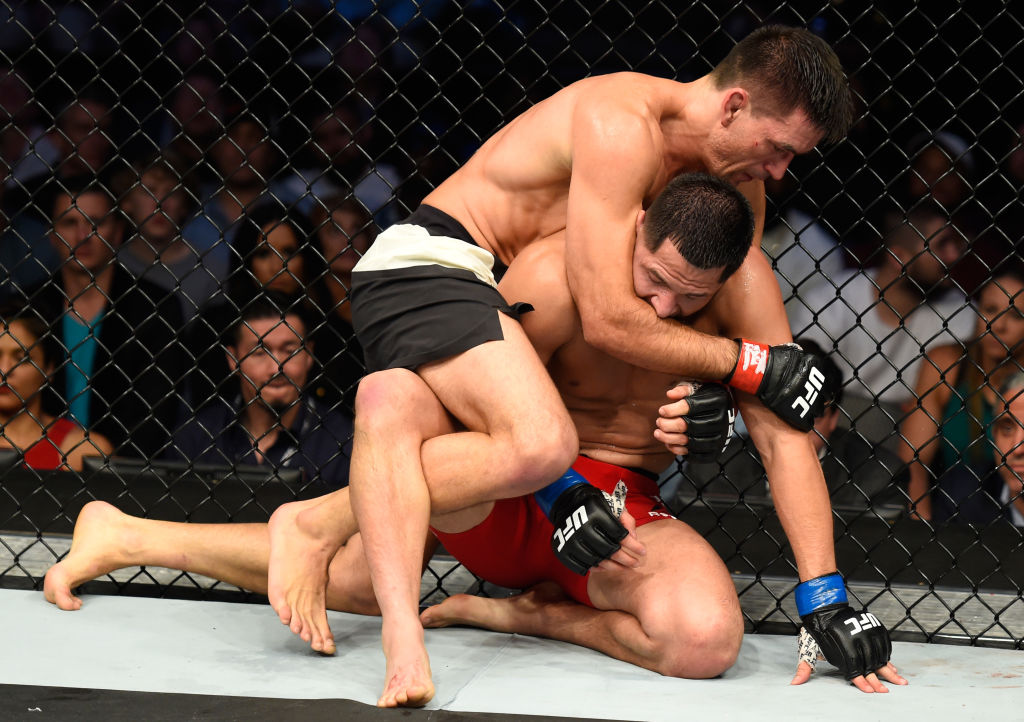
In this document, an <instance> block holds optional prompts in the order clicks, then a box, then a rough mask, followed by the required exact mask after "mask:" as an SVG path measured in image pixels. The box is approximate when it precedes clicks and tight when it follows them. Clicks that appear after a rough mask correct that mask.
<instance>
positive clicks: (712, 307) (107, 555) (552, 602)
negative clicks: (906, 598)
mask: <svg viewBox="0 0 1024 722" xmlns="http://www.w3.org/2000/svg"><path fill="white" fill-rule="evenodd" d="M563 249H564V246H563V245H562V244H561V243H560V241H559V239H553V240H552V241H550V242H546V243H540V244H536V246H534V247H532V248H530V249H529V250H528V251H526V252H524V253H523V254H521V256H520V258H518V259H517V261H516V262H515V263H514V264H513V266H512V267H511V268H510V270H509V273H508V274H507V275H506V277H505V280H504V281H503V282H502V290H503V291H504V292H506V293H518V294H521V295H522V297H524V298H526V299H528V300H530V301H532V302H534V303H536V304H537V307H538V310H537V311H535V312H533V313H530V314H527V315H526V316H525V317H524V330H525V331H526V332H527V334H528V336H529V337H530V340H531V341H532V343H533V344H534V346H535V348H536V349H537V352H538V354H539V355H540V356H541V358H543V359H544V360H545V361H547V362H548V368H549V370H550V371H551V373H552V375H553V377H554V379H555V380H556V382H557V385H558V387H559V390H560V392H561V393H562V395H563V398H564V399H565V402H566V404H567V406H568V407H569V410H570V413H571V414H572V417H573V420H574V422H575V424H576V426H577V428H578V430H579V434H580V439H581V446H582V448H583V450H584V451H585V453H587V454H588V455H590V456H591V457H593V458H596V459H600V460H604V461H607V462H609V463H616V464H621V465H629V466H637V467H643V468H646V469H649V470H651V471H660V470H661V469H663V468H665V467H666V466H667V464H668V463H669V461H670V459H671V455H670V454H668V453H667V452H666V450H665V446H663V444H667V445H669V446H670V447H673V448H679V447H681V446H683V445H684V444H685V432H686V428H685V423H684V422H683V421H682V420H681V419H680V418H679V417H680V416H681V415H683V414H685V413H686V411H687V406H686V403H685V400H683V399H684V396H685V391H684V390H682V389H683V388H684V387H676V385H675V384H676V381H677V378H676V377H675V376H673V375H669V374H658V373H655V372H649V371H643V370H641V369H638V368H636V367H632V366H629V365H628V364H624V363H623V362H621V361H619V360H617V359H615V358H613V357H610V356H608V355H607V354H604V353H602V352H600V351H598V350H596V349H594V348H593V347H591V346H589V345H588V344H587V343H586V341H585V339H584V338H583V335H582V327H581V325H580V322H579V317H578V314H577V313H576V309H575V304H574V302H573V299H572V296H571V295H570V294H569V292H568V288H567V284H566V280H565V276H564V273H563V266H562V263H563V260H562V259H563V256H564V250H563ZM734 278H735V277H734ZM761 290H763V289H760V288H759V287H758V286H757V284H752V283H750V282H749V279H747V281H743V279H738V280H737V281H733V280H732V279H730V281H728V282H727V283H726V284H725V285H724V286H723V287H722V288H721V289H720V290H719V291H718V293H717V294H716V295H715V296H714V298H713V299H712V300H711V302H710V303H709V304H708V305H707V307H706V308H704V309H703V310H702V311H700V312H698V313H695V314H693V315H691V316H689V317H688V318H687V319H686V320H687V321H688V322H689V323H693V324H694V325H696V326H697V327H699V328H701V329H703V330H706V331H708V332H712V331H716V330H723V329H730V328H732V326H731V323H732V322H733V321H735V320H736V319H738V318H739V316H738V315H737V309H738V310H739V311H740V312H742V311H743V309H752V310H748V311H747V313H746V315H749V316H754V315H757V314H756V309H757V306H756V305H755V304H752V303H750V298H746V301H747V302H746V303H740V301H742V300H743V299H744V297H745V294H747V293H756V292H759V291H761ZM650 302H651V303H653V304H658V303H659V302H658V301H654V300H651V301H650ZM740 320H741V321H742V319H740ZM740 325H741V326H742V322H741V323H740ZM666 392H667V393H668V399H667V400H666ZM741 403H742V404H743V405H744V408H745V412H746V413H750V412H752V411H754V410H755V409H756V407H757V406H758V405H759V402H757V401H756V400H753V399H752V398H747V399H745V400H741ZM766 418H767V419H769V420H771V419H774V416H770V415H769V416H767V417H766ZM655 422H656V423H657V426H658V430H657V431H655V432H654V433H655V435H656V441H655V440H653V439H652V436H651V428H652V425H653V424H654V423H655ZM761 423H765V422H761ZM755 425H757V422H755ZM751 430H752V432H757V431H758V429H756V428H753V427H752V429H751ZM781 430H782V431H783V432H785V433H786V434H790V435H794V438H799V437H800V436H802V435H800V434H798V433H797V432H794V431H793V430H792V429H790V428H789V427H788V426H785V425H782V426H781ZM791 450H792V451H794V452H795V453H799V450H800V446H799V444H796V445H793V446H792V448H791ZM805 461H806V459H805ZM811 461H812V462H813V459H812V460H811ZM776 463H777V461H776ZM775 468H777V467H775V466H773V467H770V468H769V477H770V478H771V479H772V483H773V489H774V488H776V485H777V484H778V480H777V479H776V478H775V477H774V469H775ZM821 485H822V486H823V484H821ZM474 513H476V514H478V515H479V514H481V513H482V514H484V515H486V513H487V509H483V510H476V511H475V512H474ZM478 521H479V516H477V517H476V518H468V519H467V518H465V517H464V518H463V519H462V520H461V523H462V527H461V528H468V527H469V526H471V525H473V524H475V523H477V522H478ZM435 523H437V524H439V525H440V524H442V523H443V520H435ZM454 530H455V531H457V530H458V529H454ZM638 533H639V535H640V538H641V540H642V541H643V542H644V543H645V545H647V547H648V549H649V550H650V554H649V556H648V559H647V560H646V564H645V566H644V567H643V569H642V572H641V573H640V575H639V578H640V581H639V582H637V581H636V579H637V577H636V576H635V575H636V574H637V572H635V571H634V570H630V569H627V568H625V567H616V566H614V565H609V564H607V563H605V564H604V565H602V568H601V571H598V572H594V573H593V574H592V575H591V584H590V587H589V592H590V595H591V598H592V599H593V600H594V602H595V604H596V605H598V606H599V609H592V608H590V607H585V606H584V605H580V604H577V603H575V602H573V601H571V600H568V599H567V598H566V597H565V595H564V594H563V593H561V592H560V590H558V589H557V587H555V588H553V589H552V588H551V585H547V587H546V588H543V589H542V588H538V589H536V590H534V591H532V592H530V593H528V594H525V595H522V596H520V597H513V598H511V599H508V600H485V599H482V598H477V597H467V596H466V595H456V596H454V597H452V598H451V599H450V600H448V601H446V602H445V603H443V604H442V605H439V606H438V607H432V608H430V609H428V610H427V611H425V612H424V614H423V617H422V620H423V623H424V624H425V625H427V626H432V627H433V626H446V625H449V624H454V623H466V624H475V625H477V626H484V627H487V628H490V629H495V630H498V631H507V632H517V633H524V634H537V635H542V636H548V637H552V638H556V639H561V640H563V641H567V642H571V643H576V644H581V645H585V646H588V647H591V648H594V649H597V650H599V651H602V652H604V653H606V654H609V655H612V656H615V657H616V658H618V659H623V660H625V661H628V662H630V663H633V664H637V665H640V666H643V667H645V668H648V669H653V670H655V671H658V672H660V673H662V674H671V675H675V676H683V677H708V676H715V675H717V674H720V673H721V672H722V671H723V670H724V669H727V668H728V667H729V666H730V665H731V664H732V662H733V660H734V659H735V655H736V653H738V649H739V640H740V639H741V638H742V618H741V615H740V612H739V607H738V601H737V599H736V595H735V589H734V588H733V586H732V581H731V579H730V577H729V575H728V571H727V570H726V569H725V568H724V565H723V564H722V562H721V560H720V559H719V558H718V557H717V555H716V554H715V553H714V552H713V550H711V549H710V546H709V545H707V543H706V542H705V541H704V540H703V539H700V537H699V536H697V535H695V534H694V533H693V531H692V530H691V529H689V527H687V526H686V525H685V524H683V523H682V522H677V521H671V522H658V523H654V524H649V525H647V526H645V527H642V528H641V529H639V530H638ZM268 549H269V539H268V538H267V535H266V527H265V526H264V525H239V524H230V525H198V524H171V523H167V522H161V521H156V520H146V519H135V518H133V517H127V516H126V515H123V514H120V513H119V512H116V510H114V509H113V508H112V507H109V505H105V504H102V503H100V502H95V503H94V504H91V505H89V506H87V507H86V509H85V510H83V513H82V515H81V517H80V519H79V522H78V524H77V525H76V529H75V541H74V544H73V546H72V551H71V553H70V554H69V556H68V557H67V558H66V559H65V560H64V561H62V562H60V563H59V564H57V565H55V566H54V567H52V568H51V569H50V571H49V572H48V573H47V576H46V584H45V589H46V597H47V599H48V600H49V601H51V602H53V603H55V604H57V605H58V606H60V607H61V608H62V609H78V608H79V607H80V606H81V600H79V599H78V598H77V597H74V596H73V595H72V594H71V588H73V587H74V586H77V585H78V584H81V583H82V582H84V581H86V580H88V579H91V578H94V577H95V576H98V575H101V574H105V573H107V572H109V571H112V570H114V569H117V568H120V567H122V566H129V565H139V564H143V565H144V564H152V565H162V566H172V567H179V568H182V569H184V570H186V571H193V572H196V573H202V574H206V575H208V576H212V577H215V578H218V579H221V580H224V581H228V582H229V583H232V584H238V585H241V586H244V587H246V588H250V589H254V590H256V591H263V590H264V589H265V586H264V585H265V581H266V576H265V575H266V569H267V565H268V561H269V560H268ZM660 552H665V553H660ZM427 558H429V550H428V553H427ZM424 561H425V560H424ZM327 603H328V605H329V606H330V607H331V608H332V609H336V610H339V611H351V612H357V613H364V614H372V613H377V610H376V608H375V602H374V600H373V595H372V593H371V590H370V581H369V578H368V570H367V569H366V565H365V560H364V558H363V554H362V549H361V544H360V537H359V535H358V534H357V535H356V536H355V537H353V539H352V541H350V543H349V544H348V545H346V546H345V547H344V548H343V549H342V550H341V551H340V552H339V553H338V554H337V555H336V556H335V558H334V560H333V561H332V562H331V573H330V583H329V586H328V588H327ZM666 604H673V605H676V606H675V607H673V608H666V607H665V605H666ZM696 607H699V608H700V609H701V610H702V611H701V612H700V613H698V614H696V615H694V614H687V613H685V612H686V611H687V610H692V609H694V608H696ZM601 610H606V611H601ZM709 610H710V611H716V612H718V616H713V615H712V614H711V613H710V611H709ZM690 624H696V625H697V629H693V628H691V627H690V626H688V625H690ZM711 630H715V634H710V633H709V632H710V631H711ZM681 639H683V640H689V641H688V643H686V644H680V643H679V640H681ZM700 640H703V642H705V643H706V644H704V643H702V642H701V641H700ZM809 674H810V670H809V668H808V669H806V670H803V669H801V672H800V673H798V677H797V680H798V681H804V680H806V678H807V677H808V676H809ZM880 674H881V676H882V677H883V678H884V679H886V680H888V681H890V682H892V683H895V684H904V683H905V680H903V678H902V677H899V675H898V674H897V673H896V670H895V668H894V667H892V665H891V664H890V665H887V666H886V667H885V668H883V670H880ZM873 677H874V675H869V679H871V680H872V681H871V682H870V684H869V683H868V681H866V680H865V679H864V678H859V679H858V680H854V683H855V684H856V685H857V686H858V688H859V689H861V690H863V691H879V692H881V691H884V690H885V688H884V686H883V685H882V684H881V683H880V682H879V681H878V680H877V679H873Z"/></svg>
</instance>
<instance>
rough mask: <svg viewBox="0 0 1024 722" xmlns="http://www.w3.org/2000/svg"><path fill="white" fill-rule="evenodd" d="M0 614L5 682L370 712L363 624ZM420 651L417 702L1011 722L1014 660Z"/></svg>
mask: <svg viewBox="0 0 1024 722" xmlns="http://www.w3.org/2000/svg"><path fill="white" fill-rule="evenodd" d="M0 609H3V612H4V613H3V616H2V619H3V627H2V632H0V649H2V650H3V654H0V679H2V680H3V682H4V683H6V684H16V685H46V686H58V687H78V688H93V689H117V690H136V691H146V692H184V693H190V694H211V695H232V696H253V697H280V698H292V699H303V698H310V699H324V698H345V699H350V700H354V701H357V702H363V703H366V704H372V703H373V702H374V700H375V699H376V697H377V694H378V692H379V691H380V687H381V685H382V682H383V678H382V675H383V669H384V661H383V655H382V654H381V652H380V625H379V620H378V619H375V618H368V617H359V616H355V615H348V614H339V613H331V616H330V620H331V624H332V629H333V631H334V633H335V638H336V640H337V645H338V654H337V655H336V656H335V657H333V658H328V657H321V656H319V655H316V654H314V653H312V652H310V651H308V650H307V649H306V647H305V645H304V644H303V643H302V642H301V640H298V639H297V638H295V637H293V636H292V635H291V634H290V633H289V632H288V631H287V629H285V628H284V627H283V626H281V625H280V624H279V623H278V622H277V620H276V618H275V617H274V615H273V612H272V611H271V609H270V608H269V607H266V606H262V605H252V604H230V603H223V602H196V601H181V600H162V599H149V598H124V597H109V596H87V597H85V606H84V607H83V609H82V610H81V611H78V612H61V611H60V610H58V609H56V608H55V607H53V606H51V605H49V604H47V603H46V602H45V601H44V600H43V597H42V594H41V593H39V592H28V591H14V590H0ZM427 645H428V648H429V651H430V654H431V659H432V664H433V671H434V675H435V682H436V685H437V696H436V698H435V699H434V701H433V702H432V703H431V704H430V705H429V707H428V708H432V709H444V710H449V711H464V712H500V713H506V714H514V715H527V714H535V715H558V716H566V717H595V718H602V719H626V720H679V719H736V720H750V719H752V714H753V715H754V716H756V718H758V719H787V720H793V719H828V720H873V719H878V720H892V719H904V718H910V719H928V720H929V722H935V721H937V720H946V719H949V720H954V719H955V720H967V719H971V720H974V719H977V720H982V719H985V720H1016V719H1022V718H1024V713H1022V710H1024V655H1022V654H1021V652H1020V651H1007V650H995V649H974V648H966V647H955V646H949V645H924V644H910V643H897V644H896V650H895V653H894V661H895V662H896V663H897V665H898V666H899V667H900V670H901V672H902V673H903V674H904V675H905V676H906V677H907V678H908V679H909V680H910V682H911V684H910V686H909V687H904V688H896V689H893V690H892V692H891V693H889V694H887V695H862V694H861V693H859V692H857V691H856V690H855V689H853V688H852V687H850V686H849V685H847V684H846V682H845V681H844V680H843V679H842V678H841V677H839V676H838V675H837V674H836V673H835V671H834V670H832V668H831V667H829V666H828V665H826V664H824V663H823V664H822V665H820V667H819V672H818V673H816V674H815V678H814V679H813V680H812V681H811V683H809V684H807V685H805V686H803V687H789V686H788V684H787V683H788V681H789V679H790V678H791V676H792V671H793V660H794V658H795V642H794V638H792V637H775V636H765V635H748V636H747V638H746V639H745V641H744V645H743V649H742V652H741V654H740V658H739V662H738V664H737V665H736V666H735V667H734V668H733V669H731V670H730V671H729V672H728V673H727V674H726V675H725V676H724V678H722V679H717V680H709V681H686V680H677V679H669V678H665V677H661V676H659V675H656V674H653V673H650V672H647V671H644V670H642V669H638V668H636V667H633V666H631V665H628V664H624V663H621V662H617V661H615V660H612V659H609V658H607V657H604V656H603V655H600V654H598V653H596V652H592V651H590V650H586V649H582V648H579V647H574V646H571V645H566V644H561V643H557V642H552V641H549V640H542V639H535V638H530V637H522V636H516V635H504V634H494V633H489V632H483V631H479V630H473V629H461V628H460V629H441V630H428V632H427ZM42 718H43V717H40V719H42Z"/></svg>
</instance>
